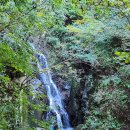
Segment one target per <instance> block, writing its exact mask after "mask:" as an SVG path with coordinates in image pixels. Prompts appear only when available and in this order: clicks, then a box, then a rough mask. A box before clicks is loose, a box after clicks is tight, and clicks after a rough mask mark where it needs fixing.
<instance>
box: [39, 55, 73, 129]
mask: <svg viewBox="0 0 130 130" xmlns="http://www.w3.org/2000/svg"><path fill="white" fill-rule="evenodd" d="M37 59H38V63H37V66H38V69H39V72H40V81H41V82H42V84H43V86H44V87H45V89H46V91H47V96H48V99H49V107H50V111H49V112H48V113H47V117H46V119H47V120H48V119H49V117H50V116H52V115H55V117H56V122H57V127H58V129H59V130H73V129H72V128H71V127H70V123H69V117H68V114H67V112H66V110H65V109H64V106H63V104H62V99H61V95H60V92H59V90H58V89H57V86H56V85H55V83H54V82H53V80H52V77H51V74H50V71H49V69H48V64H47V60H46V57H45V56H44V55H43V54H39V53H38V54H37ZM50 129H51V130H53V129H54V126H53V125H52V126H50Z"/></svg>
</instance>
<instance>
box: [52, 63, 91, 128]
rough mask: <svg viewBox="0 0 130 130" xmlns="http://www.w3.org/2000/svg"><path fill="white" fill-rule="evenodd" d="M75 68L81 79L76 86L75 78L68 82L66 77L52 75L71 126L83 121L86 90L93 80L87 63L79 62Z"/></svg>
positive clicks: (86, 96)
mask: <svg viewBox="0 0 130 130" xmlns="http://www.w3.org/2000/svg"><path fill="white" fill-rule="evenodd" d="M75 68H76V69H77V72H78V75H79V77H80V79H81V80H80V83H79V85H78V86H77V83H76V81H75V80H72V81H71V82H68V81H67V79H62V78H61V77H59V76H53V79H54V81H55V82H56V84H57V86H58V88H59V89H60V92H61V95H62V97H63V101H64V104H65V108H66V110H67V112H68V113H69V117H70V120H71V121H70V122H71V125H72V126H73V127H76V126H78V125H79V124H82V123H84V121H85V116H86V115H87V114H88V91H89V89H90V87H91V85H92V80H93V79H92V75H91V72H90V69H91V68H90V66H89V65H85V64H84V63H79V64H77V65H76V66H75Z"/></svg>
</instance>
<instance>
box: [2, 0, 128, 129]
mask: <svg viewBox="0 0 130 130" xmlns="http://www.w3.org/2000/svg"><path fill="white" fill-rule="evenodd" d="M43 35H44V37H43ZM32 37H33V38H35V37H39V42H38V43H35V44H36V46H38V44H40V45H41V46H44V47H45V48H47V50H46V51H47V54H48V62H49V65H50V69H51V70H52V71H53V72H54V73H55V75H58V76H60V78H62V79H67V80H68V81H69V82H70V84H71V86H72V88H73V89H72V92H74V94H73V96H72V97H74V99H72V100H73V101H74V100H75V101H76V100H78V99H76V95H77V94H78V90H82V88H83V86H85V84H87V83H88V82H91V83H90V84H89V83H88V84H89V85H88V86H89V89H88V90H87V92H86V91H85V92H86V93H88V98H87V99H85V101H86V102H87V103H88V106H87V109H88V110H87V109H85V112H86V113H83V114H84V117H83V120H82V122H80V121H79V122H78V121H77V123H78V124H76V121H74V119H73V118H72V119H71V120H72V125H73V126H74V127H75V128H77V129H78V128H79V129H81V130H86V129H88V130H128V129H129V128H130V124H129V120H130V119H129V118H130V115H129V113H130V111H129V105H130V104H129V103H130V100H129V97H130V81H129V78H130V1H129V0H0V104H1V105H0V113H1V118H0V120H1V121H0V129H3V130H8V129H12V130H15V129H16V130H17V129H25V130H26V129H30V130H31V129H35V128H34V127H32V126H31V125H30V123H29V118H28V115H29V114H28V113H29V112H30V113H31V112H32V111H33V110H38V111H41V109H42V110H43V111H46V109H47V106H46V105H45V104H44V103H43V104H41V103H40V105H36V104H33V103H32V102H31V101H29V100H28V97H31V96H32V92H31V91H30V90H31V88H30V84H28V83H29V82H30V79H32V78H36V77H37V73H38V72H37V71H38V70H37V68H36V65H35V63H36V62H37V60H36V57H35V53H36V50H33V48H32V47H31V45H30V44H31V40H30V39H31V38H32ZM41 39H42V40H41ZM41 41H42V42H41ZM43 51H44V50H43ZM43 53H45V52H43ZM21 77H25V78H26V79H25V80H23V81H22V83H21V82H20V81H19V82H16V79H19V78H21ZM86 77H87V78H86ZM88 77H89V80H88ZM90 77H91V78H90ZM26 81H27V82H26ZM25 82H26V83H25ZM86 82H87V83H86ZM39 98H45V95H44V96H43V95H42V96H41V97H40V96H39V97H38V99H39ZM77 102H78V101H76V103H77ZM21 106H22V110H21ZM28 106H31V110H30V109H28ZM74 111H77V110H76V108H75V109H74ZM70 113H71V112H70ZM74 114H75V113H74ZM75 115H76V114H75ZM76 118H77V117H76ZM33 121H34V122H37V123H38V125H39V126H40V127H42V128H44V129H49V123H47V122H46V121H44V120H42V121H41V120H36V119H35V118H34V120H33ZM127 128H128V129H127Z"/></svg>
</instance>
